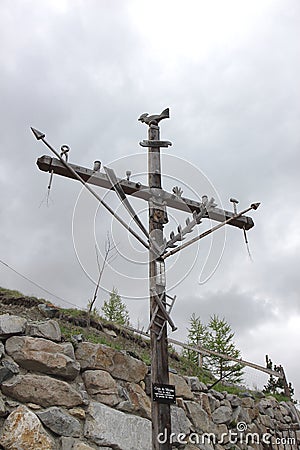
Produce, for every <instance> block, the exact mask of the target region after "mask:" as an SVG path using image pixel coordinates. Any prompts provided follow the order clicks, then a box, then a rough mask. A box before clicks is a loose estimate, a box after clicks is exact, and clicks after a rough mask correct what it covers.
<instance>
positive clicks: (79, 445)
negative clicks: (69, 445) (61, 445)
mask: <svg viewBox="0 0 300 450" xmlns="http://www.w3.org/2000/svg"><path fill="white" fill-rule="evenodd" d="M72 450H95V447H91V446H90V445H88V444H86V443H85V442H75V444H74V446H73V449H72ZM100 450H112V448H111V447H101V449H100Z"/></svg>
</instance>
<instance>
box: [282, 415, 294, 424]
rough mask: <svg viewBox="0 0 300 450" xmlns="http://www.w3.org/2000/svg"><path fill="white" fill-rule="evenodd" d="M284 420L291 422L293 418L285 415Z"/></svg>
mask: <svg viewBox="0 0 300 450" xmlns="http://www.w3.org/2000/svg"><path fill="white" fill-rule="evenodd" d="M283 420H284V421H285V423H291V422H292V419H291V418H290V416H284V418H283Z"/></svg>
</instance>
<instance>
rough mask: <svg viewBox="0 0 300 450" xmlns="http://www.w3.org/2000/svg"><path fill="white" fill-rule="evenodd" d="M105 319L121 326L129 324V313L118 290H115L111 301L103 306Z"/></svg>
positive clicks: (107, 301)
mask: <svg viewBox="0 0 300 450" xmlns="http://www.w3.org/2000/svg"><path fill="white" fill-rule="evenodd" d="M101 309H102V311H103V313H104V317H105V319H107V320H109V321H110V322H115V323H117V324H119V325H128V324H129V313H128V311H127V309H126V305H125V303H123V302H122V300H121V297H120V295H119V294H118V291H117V289H115V288H113V290H112V292H111V293H110V296H109V299H108V300H105V301H104V305H103V306H102V308H101Z"/></svg>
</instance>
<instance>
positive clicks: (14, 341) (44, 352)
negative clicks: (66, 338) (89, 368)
mask: <svg viewBox="0 0 300 450" xmlns="http://www.w3.org/2000/svg"><path fill="white" fill-rule="evenodd" d="M70 345H71V344H68V345H67V346H65V345H62V344H56V343H54V342H52V341H49V340H47V339H43V338H33V337H30V336H13V337H11V338H9V339H7V341H6V344H5V349H6V352H7V354H8V355H10V356H11V357H12V358H13V359H14V360H15V361H16V362H17V363H18V364H20V366H22V367H24V368H25V369H28V370H32V371H37V372H42V373H46V374H48V375H56V376H59V377H62V378H65V379H66V380H74V379H75V378H76V377H77V375H78V374H79V371H80V365H79V363H78V362H77V361H75V360H74V359H72V358H70V356H68V355H69V354H70V353H69V352H70ZM71 347H72V345H71ZM66 353H68V354H66Z"/></svg>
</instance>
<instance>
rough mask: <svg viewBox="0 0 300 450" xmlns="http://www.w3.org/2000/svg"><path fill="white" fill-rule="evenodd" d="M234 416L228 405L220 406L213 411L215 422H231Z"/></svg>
mask: <svg viewBox="0 0 300 450" xmlns="http://www.w3.org/2000/svg"><path fill="white" fill-rule="evenodd" d="M231 417H232V409H231V408H229V407H228V406H220V407H219V408H217V409H216V410H215V411H214V412H213V413H212V419H213V421H214V423H216V424H220V423H229V422H230V421H231Z"/></svg>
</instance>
